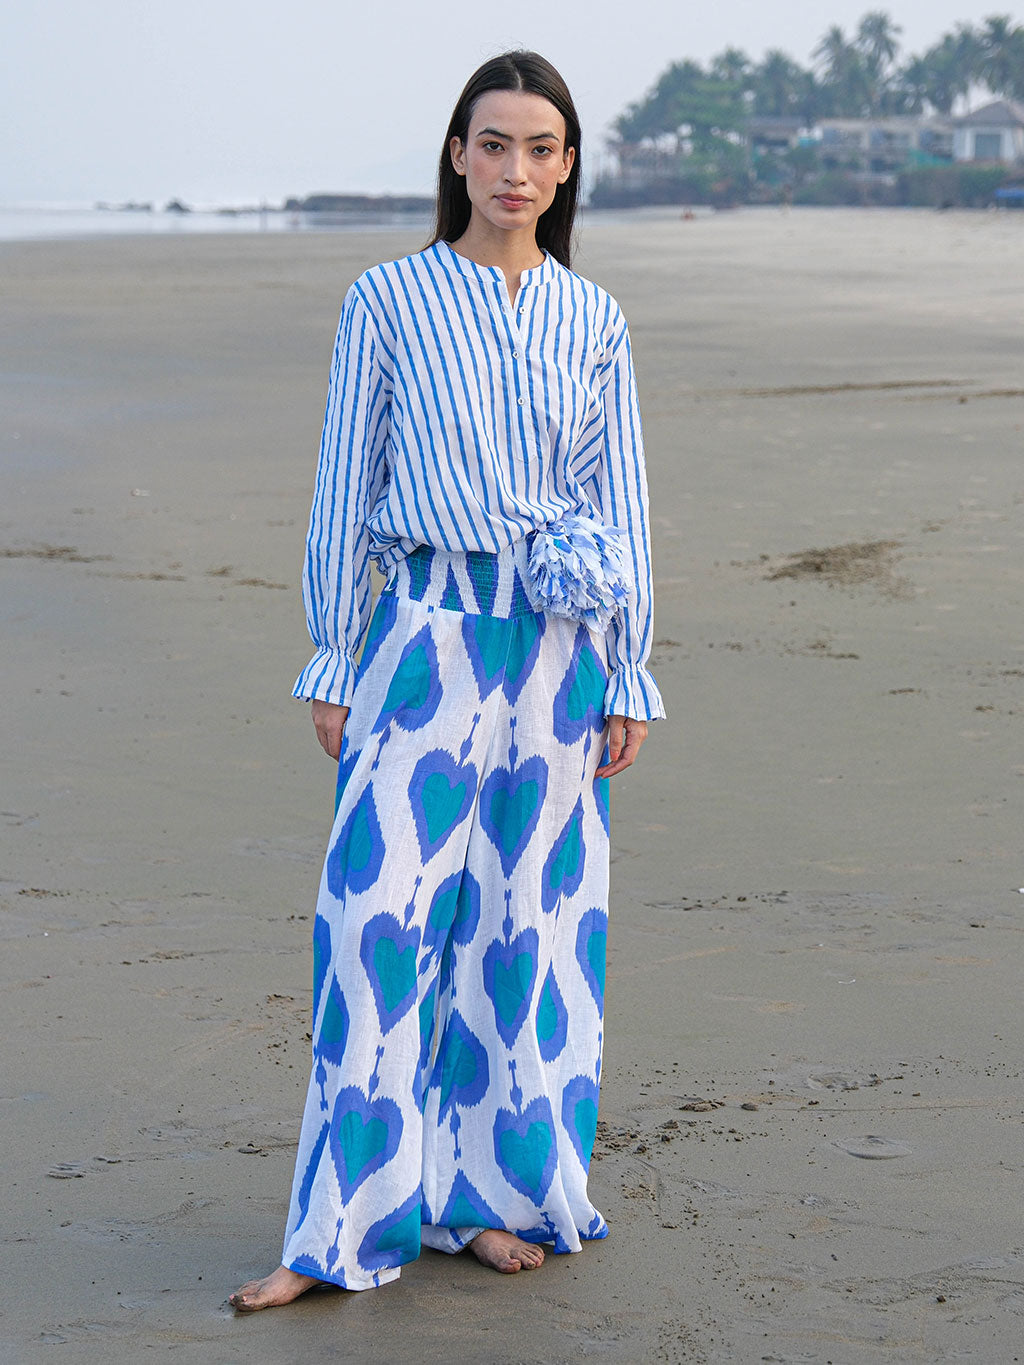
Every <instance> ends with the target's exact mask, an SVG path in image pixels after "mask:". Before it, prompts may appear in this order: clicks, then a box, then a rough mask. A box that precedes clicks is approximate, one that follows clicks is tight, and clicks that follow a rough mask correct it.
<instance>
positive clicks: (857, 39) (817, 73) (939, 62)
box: [614, 10, 1024, 154]
mask: <svg viewBox="0 0 1024 1365" xmlns="http://www.w3.org/2000/svg"><path fill="white" fill-rule="evenodd" d="M901 33H902V29H901V28H900V27H899V25H898V24H895V23H894V22H893V20H892V18H891V16H890V15H888V14H887V13H885V12H884V11H883V10H871V11H869V12H868V13H866V14H865V15H864V16H863V17H862V18H861V20H860V22H859V23H858V24H857V27H856V29H855V30H854V31H853V32H852V33H851V34H849V35H848V34H847V33H845V32H844V31H843V29H842V28H841V27H840V26H839V25H835V24H834V25H832V26H831V27H830V28H829V29H828V30H827V31H826V33H825V34H824V35H823V36H822V38H821V40H820V42H819V43H818V45H817V46H816V47H815V49H814V51H813V53H812V57H813V64H812V65H811V66H809V67H803V66H801V65H800V64H799V63H798V62H796V61H794V60H793V58H792V57H790V56H788V55H787V54H786V53H785V52H782V51H781V50H779V49H777V48H776V49H772V50H771V51H769V52H766V53H765V55H764V57H763V58H762V59H761V60H760V61H758V62H755V61H752V60H751V59H750V58H749V57H748V56H747V54H746V53H745V52H743V51H741V50H740V49H739V48H735V47H729V48H726V49H725V51H724V52H721V53H719V54H718V56H716V57H713V58H712V59H711V61H710V62H709V63H708V64H707V66H706V67H705V66H702V65H701V64H700V63H699V62H695V61H690V60H685V61H679V62H673V63H672V64H671V65H670V66H668V67H667V68H666V69H665V70H664V71H663V72H662V73H661V75H660V76H659V77H658V79H657V81H656V82H655V84H654V86H653V87H652V89H651V90H650V91H649V92H648V93H647V94H646V95H645V96H644V97H643V99H641V100H639V101H637V102H636V103H635V104H631V105H630V106H629V107H628V108H627V109H626V110H625V111H624V112H623V113H622V114H621V115H620V116H619V118H618V119H617V120H616V121H615V124H614V128H615V131H616V133H617V134H618V137H619V138H620V139H621V140H622V141H623V142H626V143H638V142H647V141H656V140H658V139H660V138H662V137H665V136H666V135H668V136H674V137H676V138H678V137H679V135H680V131H681V130H682V129H683V128H684V127H685V128H686V129H688V133H687V136H688V138H689V140H690V142H691V145H692V147H693V149H694V151H696V152H697V153H698V154H699V153H700V152H701V151H702V150H703V151H710V150H711V146H712V144H714V143H715V142H719V141H720V140H721V139H722V138H723V137H728V135H729V134H730V133H736V132H741V131H742V130H743V128H744V127H745V126H746V124H747V122H748V121H749V119H750V118H751V117H752V116H753V117H757V116H773V115H774V116H784V117H785V116H788V117H794V118H799V119H801V120H802V121H803V122H804V123H805V124H812V123H814V122H816V121H817V120H818V119H822V118H872V117H880V116H886V115H894V114H927V113H935V114H949V113H951V112H952V110H953V108H954V106H955V104H956V102H957V100H960V99H966V97H967V95H968V93H969V91H971V90H972V89H974V88H976V87H979V86H981V87H984V88H985V89H987V90H988V91H990V92H991V94H992V95H995V96H1002V97H1008V98H1011V99H1024V27H1021V26H1020V25H1018V24H1015V23H1014V22H1013V20H1012V19H1011V18H1010V16H1009V15H993V16H991V17H990V18H988V19H986V20H984V22H983V23H982V24H981V25H979V26H977V27H974V26H972V25H970V24H966V23H962V24H958V25H956V27H955V28H954V29H953V30H952V32H950V33H947V34H945V35H944V36H943V37H942V38H940V39H939V41H938V42H937V43H935V44H933V46H932V47H930V48H928V50H927V51H926V52H923V53H921V54H920V55H918V56H913V55H909V56H906V57H902V56H901V50H900V43H899V38H900V34H901Z"/></svg>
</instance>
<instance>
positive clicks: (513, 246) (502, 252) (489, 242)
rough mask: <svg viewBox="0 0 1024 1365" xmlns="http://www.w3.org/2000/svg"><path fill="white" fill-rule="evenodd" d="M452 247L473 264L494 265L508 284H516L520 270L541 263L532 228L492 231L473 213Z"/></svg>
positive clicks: (484, 220) (534, 229)
mask: <svg viewBox="0 0 1024 1365" xmlns="http://www.w3.org/2000/svg"><path fill="white" fill-rule="evenodd" d="M452 246H453V247H454V248H455V250H456V251H457V252H458V253H459V255H460V256H465V257H466V258H467V259H468V260H471V261H475V262H476V263H477V265H489V266H497V267H498V269H499V270H501V271H502V272H503V273H504V275H505V277H506V279H507V280H508V281H509V283H510V284H511V283H512V281H513V280H514V281H515V283H516V285H518V282H519V276H520V274H521V272H522V271H524V270H533V269H534V268H535V267H536V266H538V265H540V264H541V263H542V262H543V260H544V253H543V251H542V250H541V249H540V247H539V246H538V245H537V232H536V227H535V225H532V224H531V226H529V227H523V228H518V229H515V230H512V231H508V230H506V229H504V228H496V227H495V226H494V224H493V223H489V222H488V221H487V220H486V218H482V217H481V216H480V215H479V214H477V213H473V215H472V217H471V218H470V220H469V226H468V227H467V228H466V231H465V232H464V233H463V234H462V236H461V237H460V238H459V239H458V240H457V241H455V242H453V243H452Z"/></svg>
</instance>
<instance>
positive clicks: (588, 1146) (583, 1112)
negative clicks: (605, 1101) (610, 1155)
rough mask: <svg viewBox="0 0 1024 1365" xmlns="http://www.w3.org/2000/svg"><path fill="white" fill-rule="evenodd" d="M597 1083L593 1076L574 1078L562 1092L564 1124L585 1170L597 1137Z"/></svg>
mask: <svg viewBox="0 0 1024 1365" xmlns="http://www.w3.org/2000/svg"><path fill="white" fill-rule="evenodd" d="M597 1101H598V1091H597V1082H596V1081H595V1080H594V1078H593V1077H592V1076H573V1078H572V1079H571V1080H570V1081H569V1083H568V1084H567V1085H566V1087H565V1089H564V1090H563V1091H562V1123H563V1124H564V1125H565V1129H566V1132H567V1133H568V1134H569V1141H570V1142H571V1143H572V1145H573V1147H574V1148H575V1149H576V1155H577V1156H578V1157H579V1159H580V1165H581V1166H582V1167H583V1169H584V1170H586V1169H587V1167H588V1166H589V1165H590V1155H591V1153H592V1152H593V1150H594V1138H595V1137H596V1136H597Z"/></svg>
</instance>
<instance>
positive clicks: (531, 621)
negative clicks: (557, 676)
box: [505, 616, 544, 705]
mask: <svg viewBox="0 0 1024 1365" xmlns="http://www.w3.org/2000/svg"><path fill="white" fill-rule="evenodd" d="M543 633H544V618H543V616H524V617H521V618H520V620H518V621H516V623H515V626H514V628H513V631H512V636H511V639H510V640H509V645H508V657H507V658H506V660H505V696H506V697H507V698H508V700H509V701H510V702H512V703H513V705H514V704H515V702H516V700H517V699H518V697H519V694H520V692H521V691H522V690H523V686H524V684H525V683H526V680H527V678H528V677H529V676H530V674H531V673H532V672H533V665H534V661H535V660H536V657H537V652H538V645H539V643H540V637H541V635H542V634H543Z"/></svg>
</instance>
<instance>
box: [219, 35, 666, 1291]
mask: <svg viewBox="0 0 1024 1365" xmlns="http://www.w3.org/2000/svg"><path fill="white" fill-rule="evenodd" d="M579 152H580V130H579V121H578V118H577V115H576V110H575V108H574V106H573V102H572V98H571V96H570V94H569V91H568V90H567V89H566V86H565V83H564V81H563V80H562V78H561V77H560V76H559V74H558V72H557V71H555V69H554V68H553V67H552V66H551V65H550V64H549V63H548V62H546V61H545V60H544V59H543V58H542V57H540V56H538V55H537V54H536V53H532V52H509V53H506V54H505V55H504V56H501V57H497V58H495V59H493V60H492V61H489V62H487V63H485V64H484V65H483V66H482V67H481V68H480V69H479V70H478V71H477V72H476V73H475V74H474V75H473V76H472V77H471V78H470V80H469V83H468V84H467V86H466V88H465V90H464V91H463V92H462V95H461V96H460V98H459V101H458V104H457V105H456V107H455V112H454V113H453V115H452V119H451V123H450V125H449V128H448V133H447V135H446V137H445V142H444V147H443V151H442V155H441V163H440V172H439V184H438V198H437V222H436V229H435V232H434V235H433V239H432V241H431V243H430V245H429V246H427V247H426V248H425V249H424V250H422V251H420V252H418V253H417V254H415V255H412V256H408V257H406V258H405V259H403V260H399V261H393V262H391V263H389V264H384V265H379V266H375V267H374V268H373V269H371V270H368V271H367V272H366V273H365V274H364V275H363V276H362V277H361V278H360V279H358V280H357V281H356V283H355V284H354V285H353V286H352V288H351V289H350V290H349V292H348V295H347V297H346V299H345V303H344V307H343V309H342V314H341V325H340V328H339V331H338V337H337V342H336V345H335V350H334V361H333V366H332V369H331V376H330V386H329V391H328V399H327V414H326V420H325V423H324V431H323V439H322V442H321V447H320V460H319V466H318V470H317V476H316V486H315V494H314V500H313V511H312V516H311V520H310V528H309V538H308V542H307V555H306V564H305V576H304V599H305V604H306V612H307V617H308V621H309V627H310V631H311V633H312V636H313V641H314V643H315V645H316V653H315V655H314V657H313V659H312V661H311V662H310V663H309V664H308V665H307V667H306V668H305V669H304V670H303V672H302V674H301V676H300V677H299V679H298V682H297V683H296V687H295V695H296V696H298V697H305V698H309V699H311V701H312V716H313V723H314V725H315V727H316V732H317V735H318V737H319V740H320V743H321V744H322V746H323V748H324V749H325V750H326V751H327V753H328V754H329V755H330V756H331V757H332V758H334V759H337V760H338V805H337V816H336V819H335V823H334V828H333V830H332V833H331V838H330V845H329V849H328V853H327V859H326V863H325V866H324V871H323V877H322V880H321V885H320V893H319V901H318V904H317V913H316V918H315V923H314V929H313V950H314V953H313V961H314V979H313V1059H312V1074H311V1076H310V1082H309V1091H308V1096H307V1100H306V1108H305V1114H304V1117H303V1122H302V1131H301V1137H300V1140H299V1150H298V1156H297V1160H296V1166H295V1180H294V1186H293V1189H292V1198H291V1207H290V1211H289V1214H288V1221H287V1228H286V1234H285V1244H284V1255H283V1257H282V1264H281V1265H280V1266H279V1267H278V1269H276V1270H275V1271H274V1272H273V1273H272V1274H270V1275H268V1276H267V1277H266V1278H265V1279H262V1280H253V1281H251V1282H250V1283H248V1284H246V1285H243V1287H242V1288H241V1289H239V1290H238V1291H237V1292H236V1293H235V1294H233V1295H232V1296H231V1299H230V1302H231V1303H232V1304H233V1305H234V1307H235V1308H236V1309H238V1310H239V1311H243V1312H253V1311H256V1310H258V1309H262V1308H269V1307H272V1306H275V1305H279V1304H284V1303H289V1302H290V1301H291V1300H293V1299H295V1298H297V1297H298V1296H299V1295H300V1294H302V1293H304V1292H305V1291H306V1290H308V1289H310V1288H312V1287H313V1286H314V1285H317V1284H322V1283H327V1284H333V1285H338V1286H340V1287H341V1288H343V1289H370V1288H372V1287H374V1286H377V1285H381V1284H385V1283H387V1282H388V1281H389V1280H394V1279H396V1278H397V1277H398V1275H399V1273H400V1267H401V1266H402V1265H404V1264H406V1263H407V1262H409V1261H412V1260H414V1259H415V1258H416V1257H417V1256H418V1255H419V1251H420V1247H421V1245H426V1246H429V1247H433V1248H435V1249H437V1250H440V1251H445V1252H450V1253H454V1252H458V1251H462V1250H463V1249H464V1248H467V1247H468V1248H469V1249H470V1250H471V1251H472V1252H473V1253H474V1254H475V1255H476V1256H477V1257H478V1258H479V1260H480V1261H482V1262H483V1263H484V1264H485V1265H487V1266H491V1267H493V1268H494V1269H495V1270H498V1271H502V1272H505V1273H507V1274H511V1273H514V1272H516V1271H518V1270H524V1269H525V1270H530V1269H535V1268H536V1267H537V1266H539V1265H540V1264H541V1262H542V1261H543V1260H544V1251H543V1247H544V1246H552V1247H553V1248H554V1250H555V1251H556V1252H572V1251H579V1250H580V1249H581V1243H582V1242H583V1241H587V1240H593V1239H595V1238H601V1237H604V1236H606V1235H607V1231H608V1229H607V1226H606V1224H605V1222H604V1219H603V1218H602V1216H601V1214H600V1213H599V1212H598V1210H597V1209H595V1208H594V1206H593V1204H592V1203H591V1202H590V1199H589V1197H588V1194H587V1173H588V1168H589V1164H590V1155H591V1149H592V1146H593V1142H594V1134H595V1129H596V1124H597V1104H598V1083H599V1080H600V1074H601V1042H602V1015H603V1003H604V971H605V941H606V930H607V923H608V914H607V904H608V825H609V811H608V781H607V779H608V778H610V777H612V776H614V775H615V774H616V773H619V772H621V771H622V770H623V769H624V768H628V767H629V766H630V764H631V763H632V762H633V761H634V759H635V758H636V756H637V754H638V752H639V750H640V746H641V745H642V744H643V742H644V740H645V738H646V736H647V722H648V721H649V720H651V719H653V718H655V717H659V716H662V715H664V711H663V709H662V703H661V697H660V695H659V693H658V689H657V686H656V685H655V682H654V679H653V678H652V677H651V674H650V673H649V672H648V671H647V669H646V667H645V663H646V660H647V656H648V652H649V650H650V645H651V638H652V614H651V567H650V553H649V550H650V542H649V534H648V512H647V490H646V480H645V474H644V462H643V453H642V444H641V436H640V418H639V412H638V408H637V400H636V389H635V382H634V377H633V366H632V361H631V358H630V346H629V337H628V333H627V330H626V324H625V321H624V319H623V317H622V314H621V312H620V311H619V308H618V305H617V304H616V303H615V301H614V300H613V299H612V298H611V297H610V296H609V295H608V294H607V293H605V291H604V290H602V289H600V288H599V287H598V286H596V285H594V284H591V283H590V282H588V281H587V280H584V279H582V278H581V277H580V276H578V275H575V274H573V273H572V271H571V270H570V269H569V265H570V258H571V247H572V235H573V222H574V217H575V211H576V202H577V193H578V188H579V177H580V155H579ZM371 559H372V560H375V562H376V563H377V565H378V567H379V568H380V570H381V571H382V573H383V574H384V575H385V579H386V582H385V586H384V588H383V590H382V592H381V594H380V596H379V598H378V600H377V604H376V607H375V609H374V610H373V612H372V617H371V601H370V561H371ZM360 645H361V646H362V655H361V658H360V660H359V663H358V665H357V664H356V655H357V652H358V650H359V648H360Z"/></svg>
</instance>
